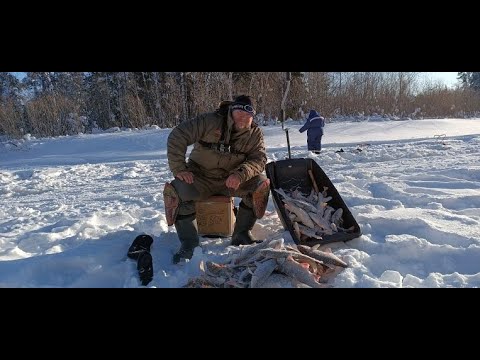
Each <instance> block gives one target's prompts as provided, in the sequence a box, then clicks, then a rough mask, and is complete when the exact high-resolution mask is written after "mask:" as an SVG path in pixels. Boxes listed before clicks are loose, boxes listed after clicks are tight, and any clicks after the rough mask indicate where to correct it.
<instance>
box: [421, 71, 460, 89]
mask: <svg viewBox="0 0 480 360" xmlns="http://www.w3.org/2000/svg"><path fill="white" fill-rule="evenodd" d="M425 74H426V75H427V76H428V77H429V78H431V79H432V80H437V79H438V80H441V81H443V82H444V83H445V85H447V86H453V85H456V84H457V82H458V80H457V76H458V72H426V73H425Z"/></svg>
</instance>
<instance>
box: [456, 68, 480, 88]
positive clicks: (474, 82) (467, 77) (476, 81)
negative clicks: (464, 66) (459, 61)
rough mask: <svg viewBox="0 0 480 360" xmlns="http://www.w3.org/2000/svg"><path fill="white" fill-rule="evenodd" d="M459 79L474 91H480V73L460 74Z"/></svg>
mask: <svg viewBox="0 0 480 360" xmlns="http://www.w3.org/2000/svg"><path fill="white" fill-rule="evenodd" d="M458 79H459V80H461V81H462V83H463V85H464V86H466V87H469V88H471V89H473V90H480V72H459V73H458Z"/></svg>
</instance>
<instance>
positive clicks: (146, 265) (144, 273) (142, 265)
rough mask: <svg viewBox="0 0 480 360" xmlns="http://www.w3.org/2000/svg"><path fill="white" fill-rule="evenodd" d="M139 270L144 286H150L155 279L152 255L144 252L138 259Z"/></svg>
mask: <svg viewBox="0 0 480 360" xmlns="http://www.w3.org/2000/svg"><path fill="white" fill-rule="evenodd" d="M137 270H138V276H139V277H140V281H141V282H142V285H143V286H146V285H148V283H149V282H150V281H152V279H153V261H152V255H151V254H150V253H149V252H148V251H144V252H142V253H141V254H140V256H139V257H138V263H137Z"/></svg>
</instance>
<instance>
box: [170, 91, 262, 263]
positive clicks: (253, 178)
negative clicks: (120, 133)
mask: <svg viewBox="0 0 480 360" xmlns="http://www.w3.org/2000/svg"><path fill="white" fill-rule="evenodd" d="M254 115H255V107H254V104H253V99H252V98H250V97H249V96H246V95H241V96H238V97H236V98H235V100H234V101H233V102H232V101H223V102H222V103H221V104H220V106H219V108H218V109H217V110H216V111H214V112H210V113H205V114H200V115H199V116H197V117H196V118H194V119H193V120H190V121H184V122H182V123H180V124H179V125H178V126H177V127H175V128H174V129H173V130H172V132H171V133H170V135H169V137H168V144H167V157H168V164H169V167H170V170H171V171H172V173H173V175H174V176H175V179H174V180H173V181H172V182H171V183H168V182H167V183H166V184H165V189H164V192H163V195H164V201H165V212H166V217H167V223H168V225H169V226H171V225H175V228H176V230H177V234H178V238H179V240H180V243H181V247H180V250H179V251H178V252H177V253H176V254H175V255H174V256H173V262H174V263H178V262H179V261H180V260H181V259H191V257H192V256H193V250H194V248H195V247H197V246H198V245H199V239H198V232H197V223H196V214H195V202H196V201H200V200H205V199H208V198H209V197H210V196H212V195H224V196H236V197H241V198H242V201H241V202H240V206H239V209H238V213H237V217H236V223H235V228H234V230H233V234H232V245H241V244H251V243H253V242H254V241H255V240H254V239H253V238H252V235H251V233H250V230H252V228H253V226H254V225H255V222H256V221H257V219H261V218H262V217H263V215H264V214H265V209H266V207H267V203H268V196H269V192H270V181H269V180H268V179H267V178H266V177H265V176H264V175H263V174H262V172H263V171H264V170H265V164H266V162H267V156H266V152H265V142H264V138H263V133H262V130H261V129H260V128H259V127H258V126H257V125H256V124H255V123H253V117H254ZM192 144H194V147H193V150H192V152H191V153H190V155H189V159H188V163H187V162H186V152H187V147H188V146H189V145H192Z"/></svg>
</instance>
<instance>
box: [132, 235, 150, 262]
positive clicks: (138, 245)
mask: <svg viewBox="0 0 480 360" xmlns="http://www.w3.org/2000/svg"><path fill="white" fill-rule="evenodd" d="M152 243H153V238H152V237H151V236H150V235H145V234H144V235H138V236H137V237H136V238H135V240H133V243H132V245H130V247H129V248H128V253H127V256H128V257H129V258H130V259H134V260H137V259H138V258H139V256H140V254H141V253H143V252H145V251H148V252H150V246H152Z"/></svg>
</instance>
